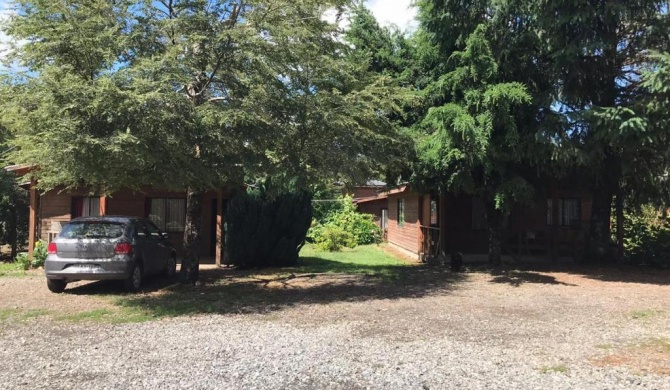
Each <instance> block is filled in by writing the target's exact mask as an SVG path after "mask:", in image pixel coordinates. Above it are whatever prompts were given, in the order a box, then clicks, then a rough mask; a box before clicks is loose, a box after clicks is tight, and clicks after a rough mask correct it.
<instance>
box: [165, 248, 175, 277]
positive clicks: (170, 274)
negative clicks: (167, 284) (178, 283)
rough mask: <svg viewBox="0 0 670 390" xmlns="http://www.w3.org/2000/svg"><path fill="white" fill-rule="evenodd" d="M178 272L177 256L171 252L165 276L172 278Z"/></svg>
mask: <svg viewBox="0 0 670 390" xmlns="http://www.w3.org/2000/svg"><path fill="white" fill-rule="evenodd" d="M176 273H177V256H175V255H174V253H173V254H170V257H168V261H167V266H166V267H165V276H167V277H168V278H172V277H174V276H175V274H176Z"/></svg>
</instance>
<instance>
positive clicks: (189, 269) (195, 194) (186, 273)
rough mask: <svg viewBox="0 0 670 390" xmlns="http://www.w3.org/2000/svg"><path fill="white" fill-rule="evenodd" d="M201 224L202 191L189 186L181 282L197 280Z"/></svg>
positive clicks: (193, 282)
mask: <svg viewBox="0 0 670 390" xmlns="http://www.w3.org/2000/svg"><path fill="white" fill-rule="evenodd" d="M201 226H202V192H200V191H198V190H195V189H193V188H191V187H189V189H188V191H187V193H186V226H185V229H184V252H185V253H184V258H183V260H182V262H181V271H180V278H181V281H182V282H183V283H191V284H195V282H197V281H198V271H199V268H200V257H199V256H198V248H199V246H200V245H199V244H200V228H201Z"/></svg>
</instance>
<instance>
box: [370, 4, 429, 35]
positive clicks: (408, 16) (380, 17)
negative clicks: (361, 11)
mask: <svg viewBox="0 0 670 390" xmlns="http://www.w3.org/2000/svg"><path fill="white" fill-rule="evenodd" d="M365 5H366V6H367V7H368V8H369V9H370V11H372V14H373V15H374V16H375V18H377V21H378V22H379V24H381V25H382V26H390V25H395V26H397V27H398V28H399V29H400V30H402V31H408V30H413V29H415V28H416V25H417V21H416V7H414V6H412V0H368V1H367V2H366V3H365Z"/></svg>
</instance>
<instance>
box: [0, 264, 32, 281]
mask: <svg viewBox="0 0 670 390" xmlns="http://www.w3.org/2000/svg"><path fill="white" fill-rule="evenodd" d="M25 275H26V271H24V270H22V269H20V268H19V265H18V264H17V263H0V278H1V277H3V276H10V277H14V276H25Z"/></svg>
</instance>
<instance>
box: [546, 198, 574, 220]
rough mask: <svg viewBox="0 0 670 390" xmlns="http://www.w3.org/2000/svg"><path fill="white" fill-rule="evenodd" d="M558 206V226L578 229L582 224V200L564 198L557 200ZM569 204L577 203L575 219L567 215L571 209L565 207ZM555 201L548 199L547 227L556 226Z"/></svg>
mask: <svg viewBox="0 0 670 390" xmlns="http://www.w3.org/2000/svg"><path fill="white" fill-rule="evenodd" d="M557 200H558V204H557V205H556V206H555V207H558V210H557V212H556V215H557V217H558V221H556V226H558V227H577V226H579V225H580V224H581V223H582V199H581V198H577V197H564V198H557ZM569 202H575V203H576V206H577V207H575V208H574V210H575V214H576V215H574V216H573V217H574V218H570V217H569V216H568V215H567V214H566V210H569V209H570V208H567V207H565V206H566V204H567V203H569ZM553 203H554V202H553V199H552V198H548V199H547V218H546V222H547V226H554V223H553V222H554V221H553V219H554V206H553Z"/></svg>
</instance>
